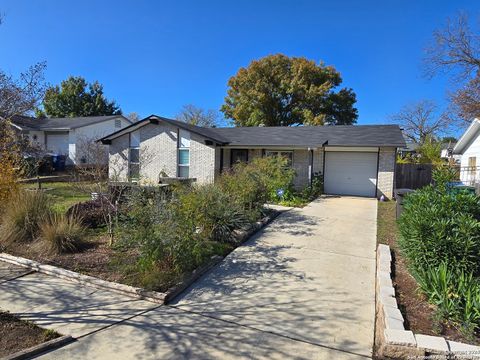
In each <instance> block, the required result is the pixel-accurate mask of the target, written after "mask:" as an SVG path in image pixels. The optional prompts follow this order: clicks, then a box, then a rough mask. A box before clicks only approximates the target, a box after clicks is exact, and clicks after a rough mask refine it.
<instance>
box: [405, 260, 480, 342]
mask: <svg viewBox="0 0 480 360" xmlns="http://www.w3.org/2000/svg"><path fill="white" fill-rule="evenodd" d="M414 274H415V278H416V279H417V282H418V284H419V286H420V289H421V290H422V291H423V292H424V293H425V294H426V295H427V297H428V300H429V301H430V302H431V303H433V304H435V305H436V306H437V309H438V314H439V315H440V318H442V319H444V320H448V321H450V322H455V323H457V324H458V325H459V327H460V329H461V330H463V332H465V334H466V335H473V334H474V333H475V332H477V331H478V330H479V329H480V283H479V281H478V279H476V278H475V277H474V276H473V274H472V273H471V272H465V271H462V270H457V269H452V267H451V266H450V267H449V266H447V264H446V263H441V264H440V265H439V266H438V267H428V268H426V269H422V270H419V271H416V272H415V273H414Z"/></svg>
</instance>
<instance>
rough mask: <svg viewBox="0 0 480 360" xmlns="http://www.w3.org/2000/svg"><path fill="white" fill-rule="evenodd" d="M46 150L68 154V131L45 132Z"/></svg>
mask: <svg viewBox="0 0 480 360" xmlns="http://www.w3.org/2000/svg"><path fill="white" fill-rule="evenodd" d="M47 150H49V151H52V152H54V153H56V154H62V155H68V133H61V134H47Z"/></svg>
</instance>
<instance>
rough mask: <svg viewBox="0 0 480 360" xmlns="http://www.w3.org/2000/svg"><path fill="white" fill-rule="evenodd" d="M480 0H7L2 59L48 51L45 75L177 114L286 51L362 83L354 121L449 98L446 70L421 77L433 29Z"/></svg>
mask: <svg viewBox="0 0 480 360" xmlns="http://www.w3.org/2000/svg"><path fill="white" fill-rule="evenodd" d="M459 10H463V11H467V12H468V13H469V14H470V17H471V18H472V19H473V20H477V19H478V18H479V16H480V11H479V10H480V4H479V3H478V2H477V1H473V0H471V1H462V0H456V1H446V0H441V1H430V0H422V1H414V0H411V1H405V0H404V1H401V0H398V1H389V0H383V1H367V0H365V1H353V0H352V1H342V0H332V1H303V0H295V1H291V0H289V1H284V0H276V1H273V0H272V1H266V0H263V1H262V0H256V1H254V0H245V1H225V0H224V1H210V0H204V1H153V0H152V1H142V0H137V1H134V0H130V1H122V0H116V1H106V0H105V1H99V0H95V1H94V0H82V1H61V0H55V1H54V0H43V1H42V0H35V1H33V0H29V1H26V0H0V12H2V13H4V14H5V16H6V17H5V21H4V24H3V25H2V26H0V68H1V69H2V70H4V71H6V72H8V73H11V74H14V75H15V74H18V73H19V72H20V71H22V70H24V69H26V68H27V67H28V66H29V65H31V64H33V63H35V62H38V61H43V60H45V61H47V65H48V68H47V72H46V78H47V81H48V82H50V83H52V84H57V83H59V82H60V81H61V80H63V79H65V78H66V77H68V76H69V75H80V76H83V77H85V78H86V79H87V80H88V81H93V80H98V81H100V82H101V83H102V84H103V85H104V88H105V92H106V95H107V97H109V98H112V99H115V100H116V101H117V103H118V104H119V105H120V106H121V108H122V110H123V111H124V113H129V112H133V111H134V112H137V113H139V114H140V115H141V116H146V115H149V114H152V113H155V114H158V115H163V116H167V117H172V116H174V115H175V114H176V113H177V112H178V111H179V109H180V108H181V106H182V105H184V104H187V103H192V104H195V105H197V106H201V107H204V108H212V109H215V110H218V109H219V108H220V106H221V105H222V103H223V98H224V96H225V93H226V89H227V86H226V84H227V81H228V79H229V77H231V76H232V75H234V74H235V73H236V72H237V70H238V69H239V68H240V67H242V66H247V65H248V63H249V62H250V61H251V60H253V59H257V58H260V57H262V56H265V55H268V54H274V53H284V54H287V55H290V56H305V57H307V58H309V59H313V60H316V61H319V60H323V61H324V62H325V63H326V64H329V65H334V66H335V67H336V68H337V70H339V71H340V72H341V74H342V76H343V79H344V83H343V85H344V86H347V87H351V88H353V90H354V91H355V92H356V94H357V100H358V102H357V107H358V109H359V120H358V123H359V124H372V123H385V122H387V121H389V120H388V116H389V115H390V114H392V113H395V112H397V111H398V110H399V108H400V107H401V106H402V105H405V104H407V103H409V102H412V101H415V100H419V99H425V98H427V99H432V100H435V101H437V102H438V103H439V104H440V105H445V104H446V100H445V95H446V90H447V88H448V86H449V85H450V84H449V82H448V81H447V80H446V78H444V77H437V78H434V79H433V80H428V79H425V78H424V77H422V71H421V59H422V56H423V49H424V48H425V46H426V45H427V44H428V41H429V40H430V39H431V36H432V32H433V30H434V29H436V28H439V27H441V26H442V24H444V23H445V21H446V19H447V17H449V16H454V15H455V14H456V13H457V12H458V11H459Z"/></svg>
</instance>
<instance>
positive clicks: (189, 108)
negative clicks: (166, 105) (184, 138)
mask: <svg viewBox="0 0 480 360" xmlns="http://www.w3.org/2000/svg"><path fill="white" fill-rule="evenodd" d="M176 119H177V120H179V121H183V122H185V123H187V124H192V125H197V126H202V127H215V126H216V125H217V123H218V114H217V113H216V112H215V110H205V109H202V108H199V107H197V106H195V105H192V104H187V105H184V106H183V108H182V110H181V111H180V113H178V114H177V116H176Z"/></svg>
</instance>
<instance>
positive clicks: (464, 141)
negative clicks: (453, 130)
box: [453, 118, 480, 155]
mask: <svg viewBox="0 0 480 360" xmlns="http://www.w3.org/2000/svg"><path fill="white" fill-rule="evenodd" d="M479 129H480V120H479V119H477V118H475V119H473V121H472V123H471V124H470V126H469V127H468V128H467V130H465V132H464V133H463V135H462V136H461V137H460V139H459V140H458V141H457V144H456V145H455V147H454V148H453V153H454V154H457V155H461V154H463V153H464V151H465V147H466V146H467V145H468V144H469V143H470V141H471V140H472V139H473V137H474V136H475V135H476V133H477V132H478V130H479Z"/></svg>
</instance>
